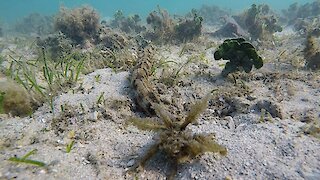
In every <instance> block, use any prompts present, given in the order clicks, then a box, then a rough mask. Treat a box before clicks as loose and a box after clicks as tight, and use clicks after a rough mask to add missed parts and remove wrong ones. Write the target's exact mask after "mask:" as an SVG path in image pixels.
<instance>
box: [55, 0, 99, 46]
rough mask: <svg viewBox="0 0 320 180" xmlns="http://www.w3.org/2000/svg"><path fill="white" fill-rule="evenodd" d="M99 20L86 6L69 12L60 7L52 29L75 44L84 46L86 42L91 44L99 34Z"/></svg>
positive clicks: (93, 11)
mask: <svg viewBox="0 0 320 180" xmlns="http://www.w3.org/2000/svg"><path fill="white" fill-rule="evenodd" d="M99 19H100V16H99V14H98V13H97V12H96V11H95V10H94V9H93V8H91V7H88V6H84V7H81V8H75V9H71V10H69V9H66V8H64V7H62V8H60V12H59V14H58V15H57V16H56V18H55V21H54V27H55V29H56V30H57V31H61V32H62V33H63V34H65V35H66V36H67V37H68V38H70V39H71V40H72V41H73V42H74V43H75V44H84V43H85V42H86V41H88V42H91V43H92V42H95V41H96V40H97V37H98V34H99V29H100V22H99V21H100V20H99Z"/></svg>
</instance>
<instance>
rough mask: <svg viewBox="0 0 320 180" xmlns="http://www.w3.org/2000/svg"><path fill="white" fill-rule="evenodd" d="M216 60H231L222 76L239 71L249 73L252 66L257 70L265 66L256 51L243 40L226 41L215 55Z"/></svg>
mask: <svg viewBox="0 0 320 180" xmlns="http://www.w3.org/2000/svg"><path fill="white" fill-rule="evenodd" d="M214 59H215V60H220V59H224V60H229V62H227V63H226V66H225V67H224V69H223V71H222V76H227V75H228V74H229V73H232V72H235V71H239V70H244V71H245V72H246V73H249V72H250V71H251V70H252V66H254V67H255V68H257V69H260V68H261V67H262V66H263V60H262V58H261V57H260V56H259V55H258V53H257V51H256V49H255V48H254V47H253V46H252V44H250V43H249V42H246V41H245V39H243V38H236V39H227V40H225V41H224V42H223V43H222V44H221V45H220V46H219V47H218V49H217V50H216V52H215V53H214Z"/></svg>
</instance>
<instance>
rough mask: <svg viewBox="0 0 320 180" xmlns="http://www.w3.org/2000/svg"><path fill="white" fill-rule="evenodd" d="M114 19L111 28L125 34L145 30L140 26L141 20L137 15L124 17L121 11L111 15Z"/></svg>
mask: <svg viewBox="0 0 320 180" xmlns="http://www.w3.org/2000/svg"><path fill="white" fill-rule="evenodd" d="M113 17H114V19H113V20H112V21H111V24H110V25H111V27H113V28H119V29H120V30H122V31H123V32H126V33H132V32H134V33H140V32H142V31H144V30H146V27H144V26H142V25H141V24H140V22H141V18H140V16H139V15H138V14H134V15H129V16H127V17H125V16H124V15H123V12H122V11H121V10H118V11H116V13H115V14H114V15H113Z"/></svg>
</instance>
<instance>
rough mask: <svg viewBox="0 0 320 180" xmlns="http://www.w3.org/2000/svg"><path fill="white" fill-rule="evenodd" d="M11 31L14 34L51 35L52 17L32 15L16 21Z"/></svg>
mask: <svg viewBox="0 0 320 180" xmlns="http://www.w3.org/2000/svg"><path fill="white" fill-rule="evenodd" d="M13 29H14V31H15V32H18V33H21V34H26V35H30V34H32V33H34V34H37V35H39V36H41V35H47V34H51V33H52V32H53V17H52V16H44V15H41V14H39V13H32V14H30V15H28V16H26V17H24V18H23V19H21V20H20V21H18V22H17V23H16V24H15V25H14V27H13Z"/></svg>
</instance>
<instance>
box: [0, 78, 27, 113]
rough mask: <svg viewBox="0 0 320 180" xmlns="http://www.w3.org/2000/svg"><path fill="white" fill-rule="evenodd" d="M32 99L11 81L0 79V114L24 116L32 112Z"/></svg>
mask: <svg viewBox="0 0 320 180" xmlns="http://www.w3.org/2000/svg"><path fill="white" fill-rule="evenodd" d="M32 110H33V108H32V99H31V97H30V96H29V95H28V93H27V91H26V90H24V89H23V87H21V86H19V85H18V84H17V83H15V82H13V81H0V114H2V113H5V114H11V115H12V116H26V115H29V114H31V113H32Z"/></svg>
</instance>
